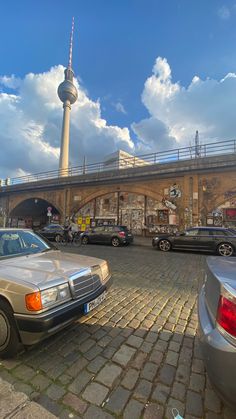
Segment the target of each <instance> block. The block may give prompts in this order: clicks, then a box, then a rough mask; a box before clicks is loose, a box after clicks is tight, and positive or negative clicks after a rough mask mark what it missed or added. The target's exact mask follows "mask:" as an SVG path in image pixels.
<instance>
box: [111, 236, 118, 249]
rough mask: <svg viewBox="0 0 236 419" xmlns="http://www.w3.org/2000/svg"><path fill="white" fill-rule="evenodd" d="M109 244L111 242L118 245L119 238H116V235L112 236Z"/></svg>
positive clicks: (114, 245) (115, 245)
mask: <svg viewBox="0 0 236 419" xmlns="http://www.w3.org/2000/svg"><path fill="white" fill-rule="evenodd" d="M111 244H112V246H113V247H118V246H120V240H119V239H118V237H112V239H111Z"/></svg>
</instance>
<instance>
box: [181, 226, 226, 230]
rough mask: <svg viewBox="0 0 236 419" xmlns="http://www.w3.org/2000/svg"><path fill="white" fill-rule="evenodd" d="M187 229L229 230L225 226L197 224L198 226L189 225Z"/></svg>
mask: <svg viewBox="0 0 236 419" xmlns="http://www.w3.org/2000/svg"><path fill="white" fill-rule="evenodd" d="M188 230H219V231H221V230H229V229H228V228H225V227H208V226H206V227H202V226H201V227H200V226H199V227H189V228H188Z"/></svg>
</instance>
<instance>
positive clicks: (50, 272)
mask: <svg viewBox="0 0 236 419" xmlns="http://www.w3.org/2000/svg"><path fill="white" fill-rule="evenodd" d="M103 262H104V261H103V260H102V259H98V258H93V257H89V256H81V255H76V254H69V253H62V252H60V251H58V250H56V251H54V250H52V251H49V252H47V253H38V254H34V255H27V256H19V257H15V258H11V259H5V260H2V261H1V262H0V281H1V278H2V279H8V280H10V281H16V282H18V283H19V282H21V283H24V284H25V283H29V284H33V285H35V286H38V287H39V288H44V287H45V286H48V283H49V282H50V283H52V284H53V283H56V282H58V280H59V281H60V280H61V282H63V280H66V281H67V280H68V278H69V277H70V276H72V275H75V274H76V273H79V272H80V271H81V270H84V269H85V268H87V267H90V266H94V265H100V264H101V263H103Z"/></svg>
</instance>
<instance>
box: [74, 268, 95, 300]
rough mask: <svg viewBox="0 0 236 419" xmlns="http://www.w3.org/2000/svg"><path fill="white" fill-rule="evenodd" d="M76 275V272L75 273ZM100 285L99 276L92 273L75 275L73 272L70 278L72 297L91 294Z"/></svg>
mask: <svg viewBox="0 0 236 419" xmlns="http://www.w3.org/2000/svg"><path fill="white" fill-rule="evenodd" d="M77 275H78V274H77ZM100 286H101V281H100V277H99V275H98V274H96V273H94V274H93V275H91V274H88V273H87V274H86V272H85V273H84V274H83V275H82V276H81V273H80V275H78V276H76V275H75V274H74V275H73V276H71V278H70V287H71V293H72V296H73V298H74V299H77V298H83V297H85V296H86V295H87V294H91V293H92V292H94V291H96V290H97V289H98V288H99V287H100Z"/></svg>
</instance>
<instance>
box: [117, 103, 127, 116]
mask: <svg viewBox="0 0 236 419" xmlns="http://www.w3.org/2000/svg"><path fill="white" fill-rule="evenodd" d="M114 107H115V108H116V110H117V112H121V113H124V114H127V112H126V110H125V108H124V105H122V103H121V102H117V103H114Z"/></svg>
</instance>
